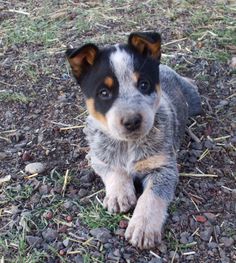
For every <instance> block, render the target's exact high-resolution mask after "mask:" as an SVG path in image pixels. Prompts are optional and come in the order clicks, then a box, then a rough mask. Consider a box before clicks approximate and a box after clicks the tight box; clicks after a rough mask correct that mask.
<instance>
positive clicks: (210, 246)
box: [0, 0, 236, 263]
mask: <svg viewBox="0 0 236 263" xmlns="http://www.w3.org/2000/svg"><path fill="white" fill-rule="evenodd" d="M0 22H1V27H0V60H1V64H0V262H1V263H3V262H11V263H12V262H19V263H26V262H28V263H33V262H76V263H81V262H87V263H88V262H121V263H122V262H127V263H132V262H135V263H136V262H140V263H141V262H150V263H156V262H158V263H161V262H170V263H173V262H181V263H185V262H202V263H203V262H204V263H206V262H209V263H212V262H222V263H230V262H236V180H235V179H236V174H235V171H236V169H235V168H236V165H235V160H236V158H235V157H236V135H235V130H236V122H235V120H236V111H235V109H236V88H235V87H236V75H235V73H236V69H235V68H236V67H235V62H234V63H232V59H233V57H234V59H235V56H236V4H235V2H234V1H222V0H218V1H213V0H207V1H195V0H186V1H171V0H170V1H157V0H156V1H154V0H148V1H134V0H128V1H123V0H119V1H112V0H111V1H77V0H74V1H62V0H61V1H54V0H53V1H34V0H31V1H14V0H13V1H0ZM145 30H156V31H158V32H160V33H161V34H162V38H163V47H162V51H163V55H162V63H163V64H167V65H169V66H171V67H172V68H174V69H175V70H176V71H177V72H178V73H180V74H182V75H184V76H187V77H190V78H193V79H195V80H196V83H197V85H198V87H199V92H200V94H201V97H202V104H203V109H204V114H203V115H202V116H199V117H197V118H195V119H192V120H189V126H188V128H187V133H186V136H185V139H184V142H183V144H182V147H181V150H180V152H179V159H178V164H179V169H180V175H181V176H180V183H179V185H178V187H177V191H176V198H175V200H174V202H173V203H172V204H171V206H170V208H169V217H168V220H167V223H166V225H165V229H164V234H163V243H162V244H161V245H160V246H158V247H156V248H155V249H153V250H151V251H149V250H146V251H140V250H138V249H136V248H134V247H132V246H131V245H129V244H128V243H127V242H126V241H125V240H124V231H125V228H126V227H127V222H128V220H129V218H130V217H131V214H126V215H110V214H108V213H107V212H106V211H105V210H104V209H103V208H102V206H101V202H102V200H103V197H104V186H103V184H102V182H101V180H100V179H99V178H98V177H97V176H96V175H95V174H94V173H93V171H92V170H91V168H90V167H89V166H88V164H87V161H86V159H85V155H86V152H87V151H88V147H87V144H86V141H85V140H84V135H83V132H82V129H83V127H84V119H85V117H86V115H87V111H86V108H85V105H84V102H83V96H82V94H81V92H80V89H79V87H78V86H77V85H76V83H75V81H74V79H73V77H72V76H71V73H70V71H69V66H68V64H67V63H66V59H65V54H64V53H65V50H66V47H67V46H69V45H73V46H74V47H76V46H80V45H82V44H84V43H87V42H92V43H96V44H97V45H99V46H102V45H106V44H114V43H118V42H126V41H127V36H128V35H129V33H130V32H132V31H145ZM34 162H40V163H42V164H43V166H44V167H43V169H44V171H43V172H42V173H38V174H37V173H36V174H33V175H30V174H27V173H26V172H25V167H26V165H27V164H29V163H34Z"/></svg>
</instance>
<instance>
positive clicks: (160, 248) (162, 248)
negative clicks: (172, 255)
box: [157, 243, 167, 254]
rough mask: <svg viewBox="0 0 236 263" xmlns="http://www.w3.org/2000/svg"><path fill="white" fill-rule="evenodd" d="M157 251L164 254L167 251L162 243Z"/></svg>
mask: <svg viewBox="0 0 236 263" xmlns="http://www.w3.org/2000/svg"><path fill="white" fill-rule="evenodd" d="M157 249H158V250H159V251H160V252H161V253H163V254H164V253H166V251H167V246H166V245H165V244H164V243H161V244H160V245H159V246H158V247H157Z"/></svg>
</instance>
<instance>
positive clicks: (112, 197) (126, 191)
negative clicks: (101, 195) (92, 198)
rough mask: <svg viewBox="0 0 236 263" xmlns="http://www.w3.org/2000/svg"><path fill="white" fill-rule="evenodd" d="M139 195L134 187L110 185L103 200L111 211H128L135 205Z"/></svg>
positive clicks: (104, 204)
mask: <svg viewBox="0 0 236 263" xmlns="http://www.w3.org/2000/svg"><path fill="white" fill-rule="evenodd" d="M136 202H137V197H136V194H135V191H134V189H133V187H131V189H130V188H129V186H128V187H123V189H122V188H120V187H112V188H111V187H110V189H109V191H107V194H106V197H105V199H104V201H103V206H104V208H106V209H107V210H108V211H109V212H110V213H122V212H124V213H125V212H128V211H129V210H130V209H131V208H132V207H134V206H135V204H136Z"/></svg>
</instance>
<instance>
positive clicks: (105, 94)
mask: <svg viewBox="0 0 236 263" xmlns="http://www.w3.org/2000/svg"><path fill="white" fill-rule="evenodd" d="M98 97H99V98H100V99H102V100H109V99H111V97H112V93H111V91H110V90H109V89H107V88H101V89H100V90H99V91H98Z"/></svg>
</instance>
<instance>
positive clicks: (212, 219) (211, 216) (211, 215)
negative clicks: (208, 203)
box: [204, 213, 217, 223]
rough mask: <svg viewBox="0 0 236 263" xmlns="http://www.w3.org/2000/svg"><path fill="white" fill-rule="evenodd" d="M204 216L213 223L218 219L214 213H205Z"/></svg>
mask: <svg viewBox="0 0 236 263" xmlns="http://www.w3.org/2000/svg"><path fill="white" fill-rule="evenodd" d="M204 216H206V217H207V219H208V220H209V221H210V222H212V223H213V222H215V221H216V219H217V217H216V215H215V214H213V213H204Z"/></svg>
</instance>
